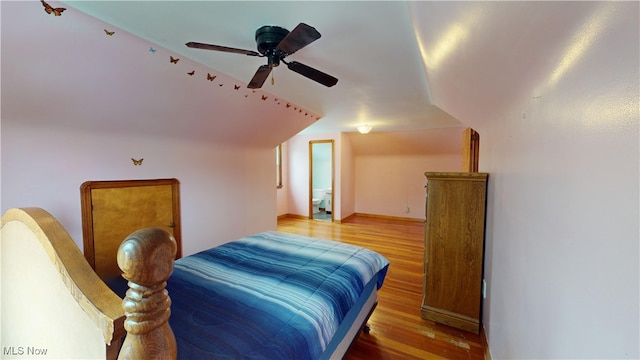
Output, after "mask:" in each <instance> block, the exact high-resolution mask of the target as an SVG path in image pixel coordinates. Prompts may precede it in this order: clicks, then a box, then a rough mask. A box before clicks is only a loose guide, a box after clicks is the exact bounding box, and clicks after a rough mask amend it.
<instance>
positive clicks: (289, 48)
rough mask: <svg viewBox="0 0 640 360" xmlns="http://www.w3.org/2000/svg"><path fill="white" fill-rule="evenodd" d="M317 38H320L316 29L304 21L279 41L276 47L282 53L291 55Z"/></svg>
mask: <svg viewBox="0 0 640 360" xmlns="http://www.w3.org/2000/svg"><path fill="white" fill-rule="evenodd" d="M318 39H320V33H319V32H318V30H316V29H315V28H314V27H312V26H309V25H307V24H305V23H300V24H298V26H296V27H295V29H293V30H291V32H290V33H289V34H287V36H285V37H284V39H282V40H281V41H280V43H279V44H278V47H277V48H278V50H280V51H282V52H283V53H285V54H287V55H291V54H293V53H294V52H296V51H298V50H300V49H302V48H303V47H305V46H307V45H309V44H311V43H312V42H314V41H316V40H318Z"/></svg>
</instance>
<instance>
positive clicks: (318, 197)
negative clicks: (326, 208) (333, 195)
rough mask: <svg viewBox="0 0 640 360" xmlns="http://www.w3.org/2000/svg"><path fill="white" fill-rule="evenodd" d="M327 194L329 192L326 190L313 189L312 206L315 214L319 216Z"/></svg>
mask: <svg viewBox="0 0 640 360" xmlns="http://www.w3.org/2000/svg"><path fill="white" fill-rule="evenodd" d="M326 192H327V190H326V189H313V194H312V198H311V206H312V212H313V213H314V214H317V213H319V212H320V204H321V203H322V200H324V196H325V194H326Z"/></svg>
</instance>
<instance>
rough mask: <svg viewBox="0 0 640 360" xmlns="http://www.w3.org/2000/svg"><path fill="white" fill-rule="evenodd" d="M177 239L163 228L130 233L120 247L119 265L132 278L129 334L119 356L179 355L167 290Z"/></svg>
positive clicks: (125, 305) (127, 309) (126, 306)
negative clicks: (170, 323)
mask: <svg viewBox="0 0 640 360" xmlns="http://www.w3.org/2000/svg"><path fill="white" fill-rule="evenodd" d="M176 248H177V247H176V241H175V239H174V238H173V236H172V235H171V234H169V233H168V232H167V231H165V230H163V229H160V228H147V229H142V230H138V231H135V232H134V233H132V234H131V235H129V236H128V237H127V238H126V239H125V240H124V241H123V242H122V244H121V245H120V248H119V249H118V266H120V269H121V270H122V271H123V274H122V276H123V277H124V278H125V279H127V280H128V281H129V290H127V295H126V296H125V298H124V300H123V301H122V307H123V308H124V312H125V315H126V317H127V319H126V320H125V322H124V327H125V329H126V330H127V336H126V338H125V340H124V343H123V344H122V349H121V350H120V354H119V355H118V359H135V360H137V359H175V358H176V357H177V347H176V340H175V337H174V335H173V331H172V330H171V327H170V326H169V323H168V320H169V316H170V315H171V309H170V306H171V299H170V298H169V295H168V293H167V290H165V286H166V285H167V282H166V281H167V279H168V278H169V276H170V275H171V272H172V271H173V259H174V258H175V255H176Z"/></svg>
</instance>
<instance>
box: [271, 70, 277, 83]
mask: <svg viewBox="0 0 640 360" xmlns="http://www.w3.org/2000/svg"><path fill="white" fill-rule="evenodd" d="M274 72H275V71H272V72H271V85H275V84H276V80H275V79H274V78H273V73H274Z"/></svg>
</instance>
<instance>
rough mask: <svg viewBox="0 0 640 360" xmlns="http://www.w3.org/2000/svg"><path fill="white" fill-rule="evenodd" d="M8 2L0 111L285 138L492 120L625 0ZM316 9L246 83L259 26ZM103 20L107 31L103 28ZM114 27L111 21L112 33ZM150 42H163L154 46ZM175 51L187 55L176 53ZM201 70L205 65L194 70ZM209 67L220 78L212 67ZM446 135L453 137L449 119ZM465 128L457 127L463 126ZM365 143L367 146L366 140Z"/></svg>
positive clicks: (120, 126)
mask: <svg viewBox="0 0 640 360" xmlns="http://www.w3.org/2000/svg"><path fill="white" fill-rule="evenodd" d="M48 3H49V4H50V5H51V6H53V7H64V8H66V9H67V10H66V11H64V12H63V13H62V14H61V16H53V15H50V14H47V13H46V12H45V11H44V7H43V5H42V4H41V2H40V1H35V0H34V1H26V2H21V1H19V2H12V1H2V2H1V3H0V9H1V14H2V120H3V123H4V122H5V121H6V119H17V118H21V119H23V120H21V121H29V122H33V123H34V124H48V125H55V126H70V127H76V128H80V129H82V128H87V129H92V130H101V131H102V130H104V131H128V132H131V131H134V132H145V133H152V134H156V133H157V134H158V135H167V136H169V135H170V136H183V137H187V138H193V139H203V140H220V141H231V142H235V143H241V144H244V143H246V144H255V145H259V146H265V145H270V146H271V145H275V144H278V143H279V142H282V141H285V140H287V139H288V138H289V137H291V136H293V135H295V134H296V133H298V132H301V131H302V132H306V133H322V132H354V131H355V127H356V126H357V125H359V124H362V123H368V124H370V125H372V126H373V127H374V132H377V133H389V132H393V133H401V132H410V131H418V130H419V131H424V130H427V129H435V128H449V129H452V130H451V131H450V132H449V133H448V135H446V136H449V137H450V138H452V139H453V138H454V137H458V136H459V132H460V131H459V129H460V128H462V127H464V126H467V125H470V126H475V125H478V126H481V125H482V122H483V121H490V120H491V118H492V117H494V116H498V114H500V112H501V111H502V110H503V109H505V108H506V107H510V106H526V102H527V101H531V100H532V99H536V98H539V97H541V96H545V91H546V90H547V89H548V88H549V87H550V86H552V85H553V81H554V80H553V79H557V77H558V76H561V73H562V72H566V71H570V70H571V67H572V66H576V64H577V63H579V62H580V59H581V56H583V55H586V54H588V48H589V46H590V44H589V35H590V34H593V32H594V31H598V29H601V28H604V29H606V28H607V22H609V21H612V19H611V18H610V16H608V14H610V13H611V11H610V8H611V7H615V6H617V5H616V3H615V2H613V3H612V2H481V1H471V2H457V1H456V2H450V1H442V2H430V1H416V2H406V1H387V2H385V1H282V2H280V1H64V2H60V1H50V2H48ZM300 22H304V23H306V24H309V25H311V26H313V27H315V28H316V29H317V30H318V31H319V32H320V33H321V34H322V37H321V38H320V39H318V40H317V41H315V42H313V43H311V44H310V45H308V46H307V47H305V48H303V49H301V50H299V51H298V52H296V53H295V54H293V55H291V56H290V57H288V58H287V60H289V61H291V60H295V61H298V62H301V63H304V64H306V65H309V66H312V67H314V68H317V69H319V70H321V71H324V72H326V73H329V74H331V75H333V76H335V77H337V78H338V79H339V81H338V83H337V84H336V85H335V86H334V87H331V88H327V87H325V86H323V85H320V84H318V83H315V82H313V81H311V80H309V79H307V78H305V77H303V76H301V75H299V74H297V73H294V72H292V71H290V70H288V69H287V68H286V67H285V66H283V65H281V66H280V67H278V68H275V69H274V71H273V84H272V79H271V78H269V79H268V80H267V81H266V83H265V85H264V86H263V88H262V89H260V90H258V91H256V92H254V91H251V90H250V89H247V88H246V85H247V83H248V82H249V80H250V79H251V77H252V76H253V74H254V73H255V71H256V69H257V68H258V66H260V65H262V64H264V63H266V61H265V59H264V58H258V57H249V56H244V55H239V54H229V53H222V52H215V51H206V50H200V49H191V48H188V47H186V46H185V43H186V42H188V41H196V42H204V43H212V44H217V45H223V46H229V47H234V48H240V49H247V50H255V46H256V44H255V39H254V36H255V30H256V29H258V28H259V27H261V26H263V25H278V26H282V27H285V28H287V29H290V30H291V29H293V28H294V27H295V26H296V25H297V24H298V23H300ZM105 30H106V31H105ZM107 32H113V34H112V35H108V34H107ZM152 50H153V51H152ZM170 57H174V58H179V59H180V60H179V62H178V63H171V62H170ZM192 71H194V75H188V73H190V72H192ZM207 74H211V75H212V76H216V78H215V80H212V81H209V80H207ZM442 136H445V135H444V133H443V134H442ZM456 141H457V139H456ZM363 146H364V145H363Z"/></svg>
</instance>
